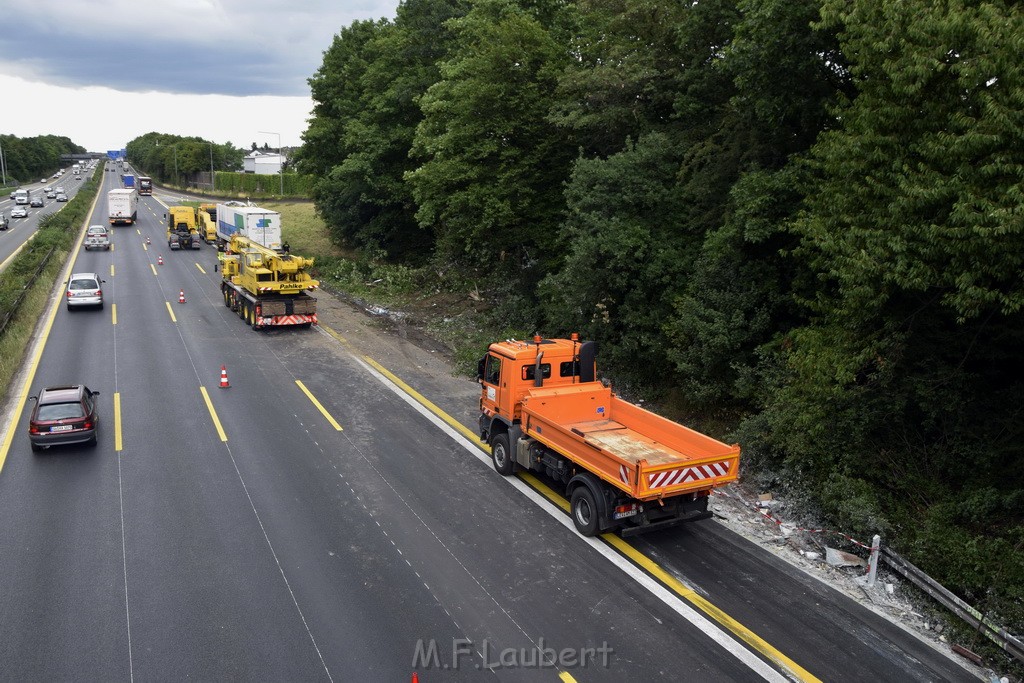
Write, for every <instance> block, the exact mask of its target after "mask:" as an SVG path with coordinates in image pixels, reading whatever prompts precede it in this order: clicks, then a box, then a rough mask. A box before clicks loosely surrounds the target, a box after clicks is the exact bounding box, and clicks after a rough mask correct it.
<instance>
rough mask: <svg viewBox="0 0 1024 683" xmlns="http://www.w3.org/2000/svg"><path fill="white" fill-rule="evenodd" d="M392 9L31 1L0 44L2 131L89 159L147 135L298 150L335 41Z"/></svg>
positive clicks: (307, 2)
mask: <svg viewBox="0 0 1024 683" xmlns="http://www.w3.org/2000/svg"><path fill="white" fill-rule="evenodd" d="M398 1H399V0H348V1H345V2H337V0H303V1H302V2H292V1H289V0H170V1H165V2H138V0H77V1H76V2H67V0H34V2H33V3H31V7H26V8H25V9H24V11H22V12H20V14H19V16H18V18H17V20H16V21H15V22H14V23H13V24H11V25H10V26H7V27H6V28H5V29H4V36H3V38H2V39H0V93H3V95H2V97H3V108H2V110H0V111H2V115H0V133H7V134H13V135H17V136H19V137H30V136H33V135H44V134H54V135H65V136H67V137H69V138H70V139H71V140H72V141H73V142H75V143H77V144H80V145H82V146H84V147H86V148H87V149H89V150H90V151H105V150H107V149H115V148H120V147H123V146H124V144H125V143H126V142H128V141H129V140H131V139H133V138H135V137H138V136H139V135H142V134H144V133H148V132H151V131H156V132H159V133H172V134H178V135H197V136H200V137H203V138H205V139H207V140H213V141H214V142H218V143H223V142H232V143H234V144H236V145H238V146H240V147H248V146H249V144H250V143H252V142H257V143H260V144H262V143H263V142H268V143H270V144H272V145H274V144H276V140H277V136H267V135H260V134H259V133H257V131H260V130H272V131H277V132H280V133H281V138H282V143H283V144H284V145H298V144H300V143H301V138H300V136H301V134H302V132H303V131H304V130H305V129H306V126H307V119H308V117H309V114H310V111H311V110H312V101H311V100H310V97H309V86H308V83H307V79H308V78H310V77H311V76H313V74H314V73H315V72H316V70H317V69H318V68H319V67H320V65H321V64H322V62H323V52H324V51H325V50H327V48H329V47H330V45H331V42H332V41H333V39H334V36H335V35H336V34H337V33H338V32H340V31H341V29H342V28H343V27H346V26H349V25H351V24H352V22H354V21H356V20H360V19H378V18H380V17H394V15H395V9H396V7H397V5H398ZM171 93H181V94H173V95H172V94H171Z"/></svg>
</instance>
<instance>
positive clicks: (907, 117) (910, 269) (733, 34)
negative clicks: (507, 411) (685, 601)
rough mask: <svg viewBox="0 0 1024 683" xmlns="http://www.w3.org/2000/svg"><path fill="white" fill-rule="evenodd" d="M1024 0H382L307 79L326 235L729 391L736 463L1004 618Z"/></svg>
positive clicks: (1023, 395) (662, 391)
mask: <svg viewBox="0 0 1024 683" xmlns="http://www.w3.org/2000/svg"><path fill="white" fill-rule="evenodd" d="M1022 36H1024V10H1022V9H1021V7H1020V6H1019V5H1016V4H1014V3H1008V2H1001V1H989V2H981V1H970V0H968V1H966V2H959V3H933V2H928V1H926V0H907V1H906V2H901V3H878V2H871V1H869V0H756V1H755V0H702V1H701V2H699V3H664V2H655V1H654V0H577V1H575V2H561V1H558V2H556V1H552V0H472V1H470V0H405V1H404V2H402V3H401V4H400V5H399V7H398V10H397V14H396V16H395V18H394V19H393V20H389V19H381V20H376V21H356V22H353V23H352V24H351V25H349V26H346V27H343V28H342V29H341V30H340V32H339V33H338V34H337V35H336V36H335V39H334V41H333V43H332V44H331V46H330V48H329V49H328V50H326V51H325V53H324V59H323V64H322V65H321V67H320V68H319V70H318V71H317V72H316V73H315V74H314V75H313V76H312V77H311V78H310V79H309V83H310V86H311V90H312V95H313V100H314V110H313V116H312V118H311V120H310V123H309V127H308V129H307V131H306V132H305V134H304V143H305V144H304V146H303V149H302V153H301V161H300V162H299V163H300V165H301V168H302V169H303V170H304V171H305V172H308V173H311V174H314V175H315V176H317V177H318V180H317V182H316V185H315V188H314V191H313V196H314V200H315V202H316V206H317V209H318V211H319V212H320V214H321V215H322V216H323V217H324V219H325V220H326V222H327V223H328V226H329V228H330V230H331V231H332V235H333V237H334V239H335V241H337V242H338V243H339V244H341V245H345V246H349V247H355V248H361V249H366V250H373V251H381V252H383V253H384V254H386V256H387V258H389V259H390V260H392V261H394V262H398V263H402V264H409V265H429V266H430V267H431V268H434V269H436V270H437V271H438V272H458V273H460V274H462V275H463V276H464V277H466V278H468V279H471V280H472V281H473V282H474V283H475V284H476V285H477V286H478V287H479V290H480V292H481V293H482V294H483V295H484V296H485V297H486V298H487V299H488V300H489V301H490V302H491V304H492V309H491V310H492V314H493V315H495V316H497V317H503V319H504V320H505V321H506V322H507V324H508V325H509V327H513V328H516V329H531V330H539V331H543V332H544V333H546V334H548V335H550V336H554V335H556V334H559V333H566V332H569V331H579V332H581V333H582V334H583V335H585V336H586V337H588V338H591V339H596V340H598V341H599V342H601V346H602V352H601V355H602V359H603V364H604V367H605V369H606V370H611V371H612V372H613V373H614V374H615V376H616V378H617V380H619V381H621V382H622V383H623V385H624V386H629V387H632V388H634V389H635V390H636V391H638V392H646V393H648V394H651V395H656V396H659V397H661V398H662V399H666V400H672V401H673V402H674V404H675V405H677V406H682V409H683V410H685V411H686V412H687V413H689V414H691V415H699V416H704V417H708V416H714V417H718V418H721V419H725V420H727V421H729V422H730V423H732V424H736V425H738V426H737V428H736V438H737V439H738V440H739V441H740V442H741V444H742V445H743V447H744V454H745V456H744V457H745V460H744V462H745V468H746V475H747V477H748V478H750V479H752V480H755V481H758V482H759V483H761V484H762V485H763V486H766V487H767V486H772V487H776V488H783V489H787V490H789V491H790V495H791V496H794V497H797V496H801V497H802V498H803V503H804V505H805V506H806V509H808V510H810V511H811V512H813V513H814V514H816V515H817V516H818V517H819V518H820V519H821V521H822V522H823V523H826V522H827V523H829V524H833V525H836V526H838V527H839V528H842V529H844V530H848V531H850V532H853V533H855V534H858V535H859V536H861V537H863V538H869V537H870V536H871V535H872V534H874V533H880V534H882V535H883V536H884V537H885V538H886V540H887V541H888V542H890V543H892V544H893V545H895V546H896V547H897V548H898V549H899V550H900V551H901V552H903V553H905V554H906V555H907V556H909V557H910V558H911V559H912V560H913V561H915V562H917V563H919V564H921V565H922V566H923V567H925V569H926V570H927V571H928V572H930V573H931V574H932V575H934V576H935V577H936V578H937V579H939V580H940V581H942V582H943V583H945V584H947V585H948V586H950V587H951V588H953V589H954V590H956V591H957V592H958V593H959V594H960V595H962V596H963V597H965V598H966V599H968V600H970V601H973V602H975V603H978V604H980V605H982V606H983V608H984V609H989V610H994V611H996V612H998V613H1000V614H1002V615H1003V616H1004V618H1007V619H1009V620H1010V621H1011V623H1015V624H1016V625H1017V626H1018V630H1020V629H1019V627H1020V625H1021V624H1022V623H1024V619H1022V617H1021V615H1022V613H1024V608H1022V607H1021V605H1022V604H1024V559H1022V558H1024V552H1022V550H1024V525H1022V519H1024V457H1022V455H1024V453H1022V448H1021V444H1022V442H1024V439H1022V436H1024V434H1022V431H1024V417H1022V415H1021V410H1022V406H1024V382H1022V363H1024V361H1022V354H1021V351H1020V349H1021V348H1024V317H1022V304H1024V107H1022V106H1021V102H1022V101H1024V99H1022V95H1024V78H1022V73H1021V71H1022V69H1024V60H1021V59H1020V58H1019V55H1020V47H1021V40H1022V38H1021V37H1022Z"/></svg>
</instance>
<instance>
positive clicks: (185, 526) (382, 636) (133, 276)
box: [0, 173, 970, 682]
mask: <svg viewBox="0 0 1024 683" xmlns="http://www.w3.org/2000/svg"><path fill="white" fill-rule="evenodd" d="M103 175H104V182H105V187H104V190H103V191H102V192H101V199H100V200H99V201H98V202H97V204H96V207H95V208H96V210H95V212H94V214H93V216H92V218H91V219H90V221H88V222H89V223H105V222H106V221H105V220H104V219H105V216H104V210H105V208H106V203H105V201H104V200H103V197H104V195H105V192H106V190H107V189H110V188H111V187H114V184H115V183H116V182H117V176H118V174H116V173H104V174H103ZM164 210H165V209H164V207H163V206H162V205H161V204H160V203H159V202H158V201H157V199H156V198H154V197H142V198H141V201H140V205H139V221H138V223H137V225H135V226H131V227H115V228H113V229H112V238H111V239H112V242H113V245H114V248H113V250H111V251H110V252H88V253H87V252H84V251H82V250H81V249H80V248H79V252H78V254H77V257H76V259H77V260H76V262H75V263H74V266H73V269H74V271H75V272H81V271H94V272H98V273H99V274H100V275H101V277H103V278H104V279H105V280H106V282H105V283H104V284H103V288H104V289H103V291H104V297H105V301H106V305H105V306H104V308H103V309H102V310H95V311H75V312H69V311H67V310H65V309H64V307H63V306H62V305H61V306H57V307H56V308H55V312H54V314H53V316H52V320H47V321H44V325H43V332H44V338H45V345H44V346H43V347H42V348H41V349H40V351H39V353H38V356H33V357H32V358H30V359H29V360H30V363H29V366H28V367H29V370H28V371H27V375H28V381H27V382H26V386H25V387H22V386H21V385H18V386H16V387H15V388H14V389H13V391H14V394H15V395H14V396H13V399H12V403H11V405H12V409H11V412H10V414H11V415H12V420H13V422H12V425H11V426H12V427H13V431H11V433H10V435H9V437H8V439H7V441H6V444H5V451H4V454H3V455H0V457H4V458H5V459H4V460H3V463H2V470H0V520H2V522H0V577H2V578H0V679H2V680H4V681H30V680H46V681H49V680H97V681H122V680H123V681H133V680H139V681H163V680H184V679H191V680H202V681H207V680H259V681H314V680H328V681H329V680H336V681H408V680H410V677H411V675H412V673H413V672H417V673H418V675H419V680H421V681H433V680H446V681H447V680H474V681H475V680H508V681H558V680H563V681H571V680H576V681H581V682H582V681H655V680H666V681H668V680H672V681H676V680H694V681H755V680H772V681H786V680H806V681H813V680H828V681H879V680H900V681H943V680H946V681H954V680H965V679H968V678H969V677H970V675H969V674H968V673H967V672H966V671H965V670H964V669H962V668H960V667H959V666H958V665H957V663H956V662H954V661H952V660H951V659H949V658H947V657H945V656H944V655H943V654H942V653H939V652H937V651H936V650H934V649H933V648H932V647H931V646H929V645H927V644H925V643H924V642H922V641H920V640H918V639H917V638H916V637H914V636H913V635H912V634H909V633H907V632H906V631H904V630H903V629H901V628H899V627H897V626H894V625H892V624H890V623H889V622H888V621H886V620H884V619H882V618H881V617H879V616H877V615H875V614H874V613H872V612H870V611H867V610H865V609H864V608H862V607H861V606H859V605H858V604H856V603H854V602H853V601H851V600H849V599H848V598H846V597H845V596H843V595H841V594H839V593H838V592H836V591H834V590H832V589H829V588H827V587H825V586H824V585H823V584H821V583H819V582H817V581H815V580H813V579H810V578H808V577H806V576H805V575H803V574H801V573H800V572H798V571H796V570H795V569H793V568H792V567H790V566H788V565H786V564H785V563H782V562H780V561H778V560H777V559H775V558H774V557H773V556H772V555H770V554H769V553H767V552H765V551H764V550H762V549H761V548H759V547H757V546H756V545H755V544H752V543H749V542H747V541H745V540H743V539H742V538H739V537H737V536H735V535H733V534H731V533H730V532H728V531H727V530H725V529H724V527H722V526H720V525H718V524H717V523H715V522H713V521H708V522H704V523H700V524H695V525H692V526H690V527H685V528H682V529H677V530H672V531H666V532H661V533H659V534H656V535H651V536H647V537H642V538H640V539H639V540H637V539H631V540H630V541H629V542H628V543H624V542H622V541H621V539H618V540H617V541H616V540H615V539H609V540H601V539H595V540H587V539H583V538H581V537H580V536H579V535H578V534H576V532H575V530H574V529H573V528H572V524H571V522H570V520H569V518H568V517H567V515H566V514H565V513H564V512H562V511H561V509H560V508H559V507H558V504H557V498H556V499H555V502H554V503H553V502H551V500H550V499H549V498H546V497H545V495H544V492H543V490H541V492H538V491H537V489H535V488H532V487H531V486H530V485H529V484H530V482H528V481H527V480H525V479H521V478H515V477H513V478H510V479H504V478H502V477H500V476H498V475H497V474H496V473H495V472H494V471H493V470H492V469H491V468H490V466H489V465H488V464H487V458H486V455H485V454H484V453H483V452H482V451H481V450H480V448H479V446H478V444H476V443H475V440H474V439H473V438H472V435H471V434H469V435H468V436H467V434H468V433H469V430H468V429H466V427H467V426H471V425H472V421H473V416H474V413H473V411H474V409H475V407H476V399H475V395H476V387H475V386H474V385H473V384H472V383H471V382H467V381H466V380H465V379H459V378H452V377H450V376H448V375H446V374H445V373H443V372H441V371H440V369H441V368H442V367H443V363H442V361H440V360H439V359H437V358H436V357H433V356H431V354H430V353H429V352H426V351H424V350H422V349H419V348H416V347H414V346H412V345H410V344H407V343H405V342H404V341H403V340H402V339H400V338H397V337H394V336H389V335H388V334H387V333H385V332H382V331H381V330H379V329H377V328H375V326H374V325H373V323H372V322H371V321H368V320H365V319H363V318H360V317H359V316H358V315H357V314H356V313H354V312H353V311H351V310H350V309H348V308H347V307H346V306H345V304H342V303H339V302H338V301H336V300H334V299H332V298H331V297H329V296H327V295H325V294H321V295H320V317H321V322H322V323H323V324H322V325H321V326H320V327H319V328H313V329H310V330H274V331H269V332H254V331H253V330H251V329H249V328H248V327H247V326H246V325H244V324H243V322H242V321H241V320H240V319H239V318H238V317H237V315H236V314H235V313H232V312H231V311H230V310H229V309H228V308H226V307H225V306H224V305H223V299H222V297H221V294H220V291H219V288H218V282H219V278H218V274H217V273H216V272H215V270H214V266H215V264H216V263H217V261H216V252H215V250H214V249H213V248H212V247H208V246H206V247H204V248H203V249H200V250H198V251H183V252H173V253H172V252H170V251H168V250H167V248H166V236H165V229H164V227H163V213H164ZM147 238H148V239H149V241H150V243H149V244H147V242H146V240H147ZM158 257H161V258H162V259H163V265H157V260H158ZM180 292H183V293H184V294H185V297H186V303H184V304H182V303H179V302H178V298H179V293H180ZM61 295H62V289H60V288H58V289H57V290H55V294H54V296H55V300H56V303H58V304H59V303H61V302H60V297H61ZM33 362H34V363H35V365H34V366H33V365H32V363H33ZM222 366H224V367H225V368H226V370H227V373H228V381H229V384H230V387H228V388H222V387H220V386H219V383H220V377H221V375H220V372H221V367H222ZM390 373H394V375H393V376H392V375H391V374H390ZM61 383H85V384H87V385H88V386H89V387H90V388H91V389H94V390H99V391H100V396H99V401H100V407H101V408H100V411H101V427H100V435H99V444H98V445H97V446H96V447H93V448H89V447H87V446H68V447H63V448H60V449H57V448H54V449H50V450H48V451H46V452H43V453H40V454H33V453H32V451H31V450H30V448H29V442H28V437H27V433H26V432H27V423H28V416H29V413H30V405H31V404H29V403H27V402H25V396H26V395H27V394H31V393H35V392H36V391H37V390H38V389H39V388H41V387H44V386H50V385H54V384H61ZM427 400H429V401H430V402H431V406H430V407H424V405H423V403H424V401H427ZM446 417H447V419H448V421H445V418H446Z"/></svg>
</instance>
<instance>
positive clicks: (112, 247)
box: [110, 242, 114, 251]
mask: <svg viewBox="0 0 1024 683" xmlns="http://www.w3.org/2000/svg"><path fill="white" fill-rule="evenodd" d="M110 251H114V243H113V242H111V243H110Z"/></svg>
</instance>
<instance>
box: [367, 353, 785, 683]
mask: <svg viewBox="0 0 1024 683" xmlns="http://www.w3.org/2000/svg"><path fill="white" fill-rule="evenodd" d="M353 357H354V358H355V360H356V361H357V362H358V363H359V364H360V365H362V366H363V367H364V368H366V371H367V372H369V373H370V374H371V375H373V376H374V377H376V378H377V379H378V380H379V381H380V382H381V384H383V385H384V386H386V387H387V388H388V389H390V390H391V391H392V392H394V393H395V394H396V395H397V396H398V397H399V398H401V399H402V400H403V401H405V402H406V403H408V404H409V405H410V406H412V408H413V409H414V410H416V412H418V413H419V414H420V415H423V416H424V417H425V418H427V419H428V420H430V421H431V422H432V423H433V424H434V425H435V426H436V427H438V428H439V429H440V430H441V431H442V432H444V433H445V434H447V435H448V436H449V437H451V439H452V440H453V441H455V442H456V443H458V444H459V445H460V446H462V447H463V448H464V449H466V451H468V452H469V453H470V455H472V456H473V457H475V458H476V459H477V460H479V461H480V462H482V463H484V464H485V465H487V466H488V467H490V463H491V460H490V458H488V457H487V454H485V453H484V452H483V451H482V450H480V449H479V448H478V447H477V446H476V445H474V444H473V443H471V442H470V441H468V440H467V439H466V438H465V437H464V436H463V435H462V434H460V433H459V432H457V431H456V430H455V429H453V428H452V427H450V426H449V425H448V424H447V423H445V422H444V420H442V419H441V418H439V417H437V416H436V415H434V413H432V412H430V411H429V410H427V408H425V407H424V406H423V405H422V404H420V402H419V401H417V400H416V399H414V398H413V397H412V396H410V395H409V394H407V393H405V392H404V391H402V389H401V388H400V387H398V386H396V385H395V384H394V383H393V382H391V380H389V379H388V378H387V377H385V376H384V375H382V374H381V373H379V372H378V371H377V370H376V369H374V368H373V367H372V366H370V365H369V364H368V363H366V362H365V361H363V360H362V359H361V358H359V357H358V356H353ZM501 478H502V479H504V480H505V481H506V482H508V484H509V485H511V486H513V487H514V488H515V489H516V490H518V491H519V492H520V493H521V494H523V495H524V496H526V497H527V498H529V499H530V500H531V501H533V502H534V503H535V504H536V505H537V507H539V508H540V509H541V510H543V511H544V512H546V513H548V514H549V515H550V516H551V517H553V518H554V519H555V520H556V521H557V522H558V523H559V524H561V525H562V526H564V527H566V528H567V529H569V530H570V531H572V533H573V534H574V535H575V536H576V538H578V539H579V540H580V541H582V542H584V543H586V544H587V545H589V546H590V547H591V548H593V549H594V550H595V551H596V552H598V553H599V554H601V555H602V556H603V557H604V558H605V559H606V560H608V561H609V562H611V563H612V564H613V565H615V566H616V567H618V568H619V569H621V570H622V571H623V572H625V573H626V574H627V575H628V576H629V577H630V578H632V579H633V580H634V581H636V582H637V583H638V584H640V585H641V586H643V587H644V588H646V589H647V590H648V591H650V593H651V594H652V595H653V596H654V597H656V598H658V599H659V600H661V601H662V602H663V603H665V605H666V606H668V607H669V609H671V610H673V611H674V612H676V614H678V615H679V616H681V617H682V618H683V619H685V620H686V621H688V622H690V623H691V624H693V625H694V626H695V627H697V629H698V630H700V631H701V632H702V633H703V634H704V635H706V636H707V637H708V638H711V640H713V641H715V642H716V643H718V645H719V646H720V647H722V649H724V650H725V651H726V652H728V653H729V654H731V655H732V656H733V657H735V658H736V659H738V660H740V661H741V662H742V663H743V664H745V665H746V666H748V667H749V668H750V669H751V670H752V671H754V672H756V673H757V674H759V675H760V676H761V677H762V678H763V679H764V680H766V681H772V682H773V683H787V682H788V681H789V680H790V679H788V678H787V677H786V676H784V675H783V674H781V673H779V672H778V671H776V670H775V669H773V668H772V667H771V666H769V665H768V664H767V663H766V662H764V661H763V660H761V659H760V658H758V657H757V656H756V655H755V654H754V653H753V652H751V651H750V650H748V649H746V648H745V647H743V646H742V645H741V644H740V643H738V642H737V641H736V640H734V639H733V638H732V636H730V635H729V634H728V633H726V632H725V631H723V630H722V629H720V628H719V627H718V626H716V625H715V624H714V623H712V622H711V621H710V620H709V619H707V618H706V617H705V616H704V615H702V614H701V613H700V612H698V611H697V610H695V609H693V608H692V607H690V606H689V605H687V604H686V603H685V602H683V601H682V600H680V599H679V597H677V596H676V595H675V594H674V593H672V592H671V591H669V590H668V589H667V588H665V587H664V586H662V585H661V584H660V583H658V582H657V581H655V580H654V579H653V578H651V577H650V576H648V575H647V574H646V573H644V572H643V571H641V570H640V569H639V568H638V567H636V566H635V565H633V564H632V563H631V562H629V561H628V560H627V559H626V558H624V557H623V556H622V555H619V554H618V553H617V552H615V551H614V550H612V549H611V548H609V547H608V546H606V545H605V544H604V543H602V542H601V541H599V540H597V539H596V538H587V537H586V536H581V535H579V533H578V532H577V531H576V527H575V526H574V525H573V523H572V520H571V519H570V518H569V517H568V516H566V515H565V513H563V512H562V510H561V509H560V508H558V507H557V506H555V505H554V504H553V503H551V501H549V500H548V499H547V498H545V497H544V496H542V495H541V494H540V493H538V492H537V491H534V490H533V489H532V488H530V487H529V486H528V485H527V484H526V483H525V482H523V480H522V479H519V478H518V477H501Z"/></svg>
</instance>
